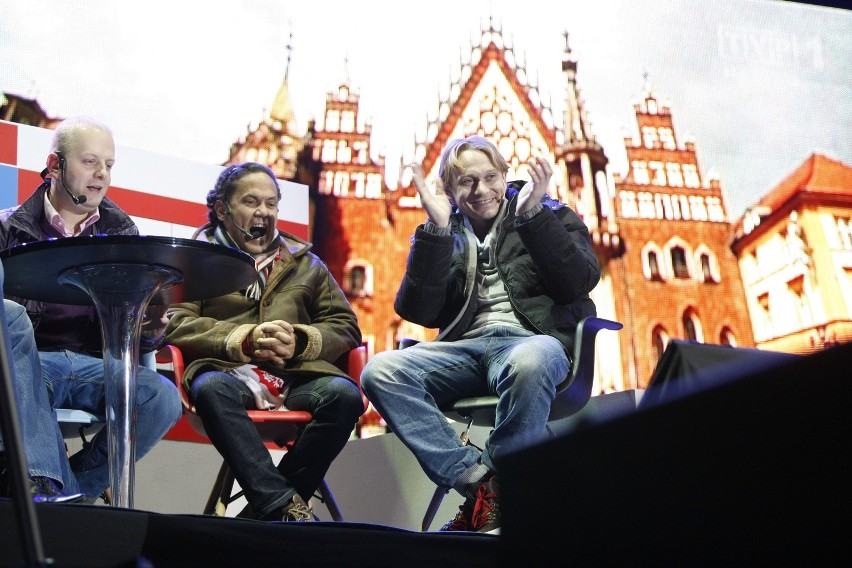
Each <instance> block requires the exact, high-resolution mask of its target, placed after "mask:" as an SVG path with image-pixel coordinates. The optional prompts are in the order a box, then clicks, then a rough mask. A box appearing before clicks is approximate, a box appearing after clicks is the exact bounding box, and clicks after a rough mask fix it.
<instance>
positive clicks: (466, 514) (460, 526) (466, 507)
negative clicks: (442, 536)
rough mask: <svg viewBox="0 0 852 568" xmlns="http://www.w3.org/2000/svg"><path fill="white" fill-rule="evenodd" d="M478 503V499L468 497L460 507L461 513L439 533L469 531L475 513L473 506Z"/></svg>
mask: <svg viewBox="0 0 852 568" xmlns="http://www.w3.org/2000/svg"><path fill="white" fill-rule="evenodd" d="M475 503H476V499H474V498H472V497H468V498H467V499H465V501H464V503H462V504H461V505H459V512H458V513H456V516H455V517H453V518H452V519H450V520H449V521H448V522H447V524H445V525H444V526H442V527H441V528H439V529H438V530H439V531H445V532H446V531H469V530H471V529H470V516H471V514H472V513H473V506H474V504H475Z"/></svg>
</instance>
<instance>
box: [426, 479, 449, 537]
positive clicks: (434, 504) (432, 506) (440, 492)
mask: <svg viewBox="0 0 852 568" xmlns="http://www.w3.org/2000/svg"><path fill="white" fill-rule="evenodd" d="M449 492H450V488H449V487H442V486H440V485H439V486H437V487H436V488H435V492H434V493H433V494H432V500H431V501H429V506H428V507H427V508H426V514H425V515H423V522H422V523H421V525H420V529H421V530H422V531H424V532H425V531H428V530H429V526H430V525H431V524H432V521H433V520H435V515H436V514H437V513H438V508H439V507H440V506H441V501H443V500H444V495H446V494H447V493H449Z"/></svg>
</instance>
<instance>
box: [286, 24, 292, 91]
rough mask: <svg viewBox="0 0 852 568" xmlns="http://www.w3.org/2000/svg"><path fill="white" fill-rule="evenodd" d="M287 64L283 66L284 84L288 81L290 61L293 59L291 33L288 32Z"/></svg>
mask: <svg viewBox="0 0 852 568" xmlns="http://www.w3.org/2000/svg"><path fill="white" fill-rule="evenodd" d="M286 49H287V64H286V65H285V66H284V82H285V83H286V82H287V81H288V80H289V79H290V61H291V59H292V57H293V31H292V30H290V39H289V40H288V41H287V47H286Z"/></svg>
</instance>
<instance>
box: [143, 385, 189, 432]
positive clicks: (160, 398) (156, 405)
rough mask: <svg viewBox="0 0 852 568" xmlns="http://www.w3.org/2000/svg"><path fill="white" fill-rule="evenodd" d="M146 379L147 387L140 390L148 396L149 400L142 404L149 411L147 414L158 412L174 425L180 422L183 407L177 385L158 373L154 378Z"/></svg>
mask: <svg viewBox="0 0 852 568" xmlns="http://www.w3.org/2000/svg"><path fill="white" fill-rule="evenodd" d="M146 379H147V380H146V387H145V388H144V389H141V388H140V389H139V390H142V391H144V392H145V393H146V395H147V396H146V398H147V400H145V401H142V402H141V404H142V405H144V406H145V408H146V409H148V410H146V412H156V413H157V414H159V415H161V416H163V417H164V418H165V419H170V420H171V421H172V423H175V422H177V421H178V420H180V417H181V414H182V413H183V405H182V404H181V401H180V394H179V393H178V390H177V387H176V386H175V384H174V383H173V382H172V381H170V380H169V379H167V378H166V377H164V376H162V375H160V374H158V373H153V376H148V377H146Z"/></svg>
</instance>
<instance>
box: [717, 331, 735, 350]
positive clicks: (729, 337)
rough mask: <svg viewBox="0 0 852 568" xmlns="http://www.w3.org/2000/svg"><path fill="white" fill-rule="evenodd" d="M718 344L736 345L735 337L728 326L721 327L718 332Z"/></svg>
mask: <svg viewBox="0 0 852 568" xmlns="http://www.w3.org/2000/svg"><path fill="white" fill-rule="evenodd" d="M719 344H720V345H730V346H731V347H736V346H737V337H736V336H735V335H734V332H733V330H732V329H731V328H730V327H728V326H725V327H723V328H722V331H721V333H719Z"/></svg>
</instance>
